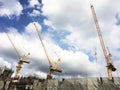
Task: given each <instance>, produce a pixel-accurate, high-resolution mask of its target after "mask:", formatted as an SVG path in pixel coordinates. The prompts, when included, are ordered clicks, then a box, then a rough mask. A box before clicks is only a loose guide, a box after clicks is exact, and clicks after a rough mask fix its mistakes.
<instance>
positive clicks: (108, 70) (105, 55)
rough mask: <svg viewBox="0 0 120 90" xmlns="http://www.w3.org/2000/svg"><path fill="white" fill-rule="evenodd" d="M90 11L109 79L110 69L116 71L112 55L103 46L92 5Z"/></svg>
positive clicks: (110, 75)
mask: <svg viewBox="0 0 120 90" xmlns="http://www.w3.org/2000/svg"><path fill="white" fill-rule="evenodd" d="M91 11H92V15H93V18H94V22H95V25H96V29H97V33H98V36H99V40H100V43H101V47H102V50H103V53H104V57H105V59H106V63H107V66H106V68H107V73H108V79H109V80H111V79H112V77H113V76H112V71H116V68H115V67H114V66H113V64H112V62H111V61H112V55H111V53H108V52H107V50H106V47H105V44H104V41H103V37H102V34H101V30H100V27H99V23H98V20H97V16H96V13H95V10H94V6H93V5H91Z"/></svg>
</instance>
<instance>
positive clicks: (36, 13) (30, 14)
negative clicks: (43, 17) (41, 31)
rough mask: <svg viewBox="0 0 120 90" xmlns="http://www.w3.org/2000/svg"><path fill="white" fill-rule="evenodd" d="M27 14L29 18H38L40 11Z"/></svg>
mask: <svg viewBox="0 0 120 90" xmlns="http://www.w3.org/2000/svg"><path fill="white" fill-rule="evenodd" d="M28 14H29V16H33V17H35V16H40V11H38V10H33V11H32V13H28Z"/></svg>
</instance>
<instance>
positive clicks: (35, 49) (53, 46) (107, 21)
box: [0, 0, 120, 78]
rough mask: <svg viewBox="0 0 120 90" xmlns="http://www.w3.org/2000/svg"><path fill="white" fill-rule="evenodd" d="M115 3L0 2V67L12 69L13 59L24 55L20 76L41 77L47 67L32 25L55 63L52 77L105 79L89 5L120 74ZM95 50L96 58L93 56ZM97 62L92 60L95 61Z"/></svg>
mask: <svg viewBox="0 0 120 90" xmlns="http://www.w3.org/2000/svg"><path fill="white" fill-rule="evenodd" d="M119 3H120V0H115V1H113V0H105V1H104V0H10V1H9V0H0V12H1V13H0V67H3V66H7V67H8V68H11V69H13V70H14V71H15V69H16V65H17V62H18V61H19V59H18V56H17V54H16V52H15V50H14V48H13V46H12V45H11V43H10V41H9V39H8V37H7V36H6V34H5V33H4V32H3V27H5V28H6V29H7V32H8V34H9V36H10V38H11V40H12V41H13V43H14V45H15V47H16V48H17V50H18V52H19V53H20V55H21V56H23V55H24V54H26V53H28V52H30V56H28V60H30V64H26V63H24V64H23V65H22V69H21V71H20V76H37V77H40V78H46V76H47V73H48V71H49V63H48V60H47V57H46V55H45V52H44V50H43V47H42V45H41V42H40V40H39V38H38V35H37V32H36V30H35V27H34V25H33V23H36V25H37V27H38V29H39V33H40V34H41V37H42V40H43V43H44V44H45V47H46V50H47V53H48V55H49V57H50V59H51V62H52V63H54V62H55V61H57V59H58V58H60V59H61V61H60V64H59V65H58V68H62V70H63V72H62V73H57V72H55V74H54V77H55V78H63V77H64V78H76V77H100V76H102V77H107V71H106V60H105V58H104V55H103V51H102V48H101V45H100V42H99V38H98V35H97V31H96V27H95V24H94V20H93V16H92V12H91V8H90V4H92V5H93V6H94V8H95V11H96V15H97V19H98V22H99V25H100V28H101V32H102V35H103V38H104V42H105V45H106V47H108V48H109V50H108V51H109V52H110V53H111V54H112V63H113V64H114V66H115V67H116V68H117V71H116V72H113V76H115V77H116V76H119V75H120V73H119V71H120V68H119V65H120V39H119V37H120V33H119V32H120V9H119V8H120V5H119ZM94 52H97V56H96V57H95V56H94ZM96 58H97V59H96Z"/></svg>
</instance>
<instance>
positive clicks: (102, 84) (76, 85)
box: [0, 67, 120, 90]
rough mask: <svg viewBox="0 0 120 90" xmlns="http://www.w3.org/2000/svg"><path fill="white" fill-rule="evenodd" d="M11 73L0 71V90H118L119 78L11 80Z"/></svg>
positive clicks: (119, 88) (10, 71)
mask: <svg viewBox="0 0 120 90" xmlns="http://www.w3.org/2000/svg"><path fill="white" fill-rule="evenodd" d="M12 73H13V71H12V70H11V69H8V68H6V67H5V68H1V69H0V90H120V78H119V77H114V78H112V79H111V80H109V79H108V78H107V77H106V78H105V77H104V78H102V77H100V78H97V77H95V78H73V79H62V81H59V80H56V79H39V78H36V77H21V78H17V79H16V78H11V75H12Z"/></svg>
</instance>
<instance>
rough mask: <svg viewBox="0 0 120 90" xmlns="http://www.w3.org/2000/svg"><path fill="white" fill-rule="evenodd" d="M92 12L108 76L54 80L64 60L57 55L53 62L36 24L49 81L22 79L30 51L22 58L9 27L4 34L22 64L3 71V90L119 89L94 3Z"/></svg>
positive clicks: (119, 81) (0, 71) (0, 88)
mask: <svg viewBox="0 0 120 90" xmlns="http://www.w3.org/2000/svg"><path fill="white" fill-rule="evenodd" d="M90 9H91V14H92V16H93V17H92V18H93V20H94V25H95V27H96V32H97V34H98V39H99V42H100V45H101V49H102V51H103V52H102V53H103V55H104V59H105V61H106V62H105V63H106V66H105V67H106V71H107V77H102V76H100V77H83V78H82V77H81V78H78V77H77V78H68V79H66V78H64V77H63V78H62V80H59V79H55V78H54V73H56V72H57V73H58V74H59V75H60V74H61V73H62V72H64V70H63V69H62V67H60V68H59V67H58V65H59V64H60V62H61V58H60V57H59V56H58V55H57V54H56V55H57V56H58V59H57V60H56V61H55V62H53V61H52V60H51V58H50V57H52V56H51V55H50V53H48V51H47V48H46V45H45V43H44V42H43V39H42V36H41V33H40V32H39V29H38V26H37V24H36V23H33V26H34V28H35V32H36V35H37V36H38V39H39V40H40V44H41V45H42V48H43V50H44V53H45V55H46V58H47V60H48V61H47V62H48V63H49V72H48V74H47V76H46V77H47V78H46V79H41V78H38V77H35V76H28V77H20V71H22V70H23V69H22V67H24V65H23V64H24V63H26V64H30V63H31V62H30V60H29V59H28V57H29V55H31V53H29V52H28V53H25V54H24V55H23V56H22V55H21V53H20V52H19V50H18V49H17V48H16V46H15V44H14V42H13V40H12V38H11V37H10V35H9V33H8V30H7V28H6V27H3V28H2V29H3V32H4V33H5V34H6V37H7V38H8V40H9V41H10V43H11V45H12V47H13V49H14V51H15V53H16V54H17V57H18V59H19V61H18V62H17V66H16V70H15V71H13V70H12V69H10V68H7V67H6V66H5V67H1V68H0V90H120V77H114V76H113V72H116V70H117V68H116V66H115V65H114V64H113V63H112V54H111V53H110V52H109V50H108V49H107V48H106V45H105V42H104V38H103V36H102V33H101V28H100V26H99V20H98V19H97V14H96V12H95V8H94V6H93V5H92V4H91V5H90ZM94 56H95V57H97V52H95V53H94ZM96 59H97V58H96ZM13 73H14V75H13Z"/></svg>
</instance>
